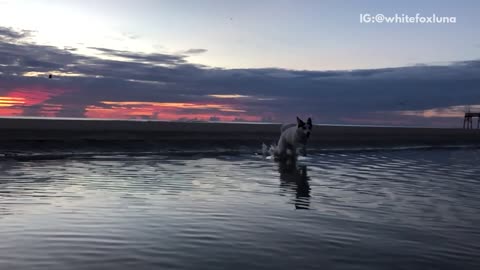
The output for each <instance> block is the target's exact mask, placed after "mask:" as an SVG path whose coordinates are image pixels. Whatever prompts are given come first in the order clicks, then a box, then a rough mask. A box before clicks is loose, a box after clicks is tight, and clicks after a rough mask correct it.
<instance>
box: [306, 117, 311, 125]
mask: <svg viewBox="0 0 480 270" xmlns="http://www.w3.org/2000/svg"><path fill="white" fill-rule="evenodd" d="M307 125H308V126H310V127H312V118H310V117H309V118H308V120H307Z"/></svg>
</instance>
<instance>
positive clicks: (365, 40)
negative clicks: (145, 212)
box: [0, 0, 480, 127]
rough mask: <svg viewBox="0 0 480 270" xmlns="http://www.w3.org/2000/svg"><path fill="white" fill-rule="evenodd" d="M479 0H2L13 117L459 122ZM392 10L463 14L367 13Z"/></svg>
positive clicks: (478, 79) (3, 106) (478, 80)
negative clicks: (378, 18)
mask: <svg viewBox="0 0 480 270" xmlns="http://www.w3.org/2000/svg"><path fill="white" fill-rule="evenodd" d="M478 10H480V2H478V1H473V0H472V1H431V0H430V1H425V0H416V1H368V0H365V1H353V0H351V1H348V0H346V1H333V0H332V1H321V0H316V1H314V0H312V1H307V0H299V1H293V0H292V1H286V0H277V1H268V0H264V1H227V0H224V1H213V0H210V1H209V0H204V1H194V0H182V1H174V0H171V1H161V0H157V1H154V0H136V1H110V0H103V1H98V0H97V1H90V0H83V1H77V0H69V1H60V0H49V1H44V0H35V1H22V0H0V11H1V16H0V116H46V117H88V118H121V119H125V118H127V119H130V118H134V119H159V120H211V121H267V122H287V121H292V120H295V116H297V115H298V116H301V117H304V118H306V117H309V116H310V117H312V118H313V119H314V123H322V124H366V125H402V126H438V127H460V126H461V125H462V121H463V119H462V115H463V113H464V111H465V110H466V108H467V106H469V107H470V108H471V109H472V110H476V109H478V110H480V105H479V104H480V57H479V55H480V35H478V26H479V25H480V18H479V16H478V14H477V13H478ZM380 13H381V14H383V15H385V16H395V14H397V15H398V16H404V15H407V16H413V17H415V16H416V15H417V14H419V15H417V16H424V17H431V16H432V15H433V14H435V15H436V16H448V17H454V18H455V21H454V23H423V24H422V23H361V22H360V17H361V15H362V14H371V15H376V14H380ZM48 74H52V75H53V78H52V79H48Z"/></svg>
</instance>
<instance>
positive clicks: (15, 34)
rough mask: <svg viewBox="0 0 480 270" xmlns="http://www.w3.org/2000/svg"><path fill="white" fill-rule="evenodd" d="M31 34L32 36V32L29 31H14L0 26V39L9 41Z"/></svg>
mask: <svg viewBox="0 0 480 270" xmlns="http://www.w3.org/2000/svg"><path fill="white" fill-rule="evenodd" d="M31 34H32V31H29V30H21V31H16V30H14V29H13V28H9V27H2V26H0V39H9V40H16V39H23V38H26V37H29V36H31Z"/></svg>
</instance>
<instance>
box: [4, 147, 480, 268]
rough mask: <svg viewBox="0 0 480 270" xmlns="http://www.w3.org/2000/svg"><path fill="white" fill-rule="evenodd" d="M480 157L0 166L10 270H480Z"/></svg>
mask: <svg viewBox="0 0 480 270" xmlns="http://www.w3.org/2000/svg"><path fill="white" fill-rule="evenodd" d="M479 164H480V150H479V149H431V150H403V151H354V152H348V151H342V152H335V151H331V152H321V151H320V152H316V153H314V154H313V155H310V156H309V158H307V159H302V160H300V161H299V162H298V164H283V165H279V164H278V163H275V162H273V161H271V160H265V159H263V158H262V157H260V156H256V155H252V154H245V153H243V154H242V153H229V152H218V153H213V154H212V153H204V152H203V153H202V152H198V153H194V152H190V153H189V154H185V155H180V154H178V153H177V154H175V155H163V154H162V155H155V154H151V153H150V154H146V153H143V154H142V153H140V154H138V153H137V154H131V155H129V154H125V153H123V154H119V153H106V154H105V153H98V154H95V153H89V154H88V155H85V154H83V155H73V156H66V157H65V158H64V159H59V160H32V161H18V160H14V159H3V160H1V161H0V171H1V174H0V239H1V240H0V269H154V268H156V269H162V268H165V269H333V268H335V269H390V268H394V269H480V258H479V256H478V255H479V254H480V228H479V225H480V195H479V191H480V166H479Z"/></svg>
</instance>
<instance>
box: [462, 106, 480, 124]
mask: <svg viewBox="0 0 480 270" xmlns="http://www.w3.org/2000/svg"><path fill="white" fill-rule="evenodd" d="M475 117H477V129H478V128H480V112H472V111H470V106H466V108H465V116H464V118H463V128H465V129H473V118H475Z"/></svg>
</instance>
